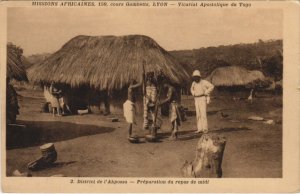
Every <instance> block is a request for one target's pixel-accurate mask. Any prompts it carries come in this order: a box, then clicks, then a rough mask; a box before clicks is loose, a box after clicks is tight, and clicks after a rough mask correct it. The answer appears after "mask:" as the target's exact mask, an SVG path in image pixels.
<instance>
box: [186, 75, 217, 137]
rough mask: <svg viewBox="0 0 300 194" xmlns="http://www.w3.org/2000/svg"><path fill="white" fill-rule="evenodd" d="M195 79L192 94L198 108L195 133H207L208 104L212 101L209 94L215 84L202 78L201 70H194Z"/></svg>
mask: <svg viewBox="0 0 300 194" xmlns="http://www.w3.org/2000/svg"><path fill="white" fill-rule="evenodd" d="M193 80H194V81H193V83H192V86H191V94H192V96H193V97H194V99H195V108H196V120H197V131H196V132H195V133H200V132H204V133H206V132H208V124H207V116H206V106H207V104H208V103H209V101H210V97H209V95H210V93H211V92H212V91H213V89H214V85H212V84H211V83H210V82H208V81H206V80H204V79H201V73H200V71H199V70H195V71H194V72H193Z"/></svg>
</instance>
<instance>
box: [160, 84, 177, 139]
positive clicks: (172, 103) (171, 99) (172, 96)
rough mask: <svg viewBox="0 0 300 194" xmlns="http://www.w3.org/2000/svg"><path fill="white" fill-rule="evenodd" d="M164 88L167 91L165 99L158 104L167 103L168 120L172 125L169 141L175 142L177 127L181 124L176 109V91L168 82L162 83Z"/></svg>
mask: <svg viewBox="0 0 300 194" xmlns="http://www.w3.org/2000/svg"><path fill="white" fill-rule="evenodd" d="M164 88H166V89H167V91H168V92H167V98H166V99H165V100H163V101H162V102H161V103H160V106H161V105H163V104H166V103H168V104H169V107H170V113H169V118H170V122H171V125H172V129H171V136H170V137H169V140H171V141H172V140H176V139H177V138H178V127H179V126H180V124H181V117H180V113H179V109H178V104H177V103H178V96H177V93H176V90H175V88H174V87H173V86H171V85H170V84H169V83H168V82H165V83H164Z"/></svg>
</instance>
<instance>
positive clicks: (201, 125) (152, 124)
mask: <svg viewBox="0 0 300 194" xmlns="http://www.w3.org/2000/svg"><path fill="white" fill-rule="evenodd" d="M143 75H144V77H145V78H144V79H143V82H142V83H137V82H136V81H135V80H133V81H132V82H131V84H130V85H129V88H128V98H127V100H126V102H125V103H124V104H123V110H124V117H125V119H126V121H127V123H128V124H129V126H128V138H129V139H130V138H132V137H133V136H132V128H133V124H136V120H135V116H136V107H135V104H136V99H137V95H138V88H139V87H141V86H143V94H144V97H143V106H144V107H143V108H144V114H143V119H144V122H143V128H144V129H145V130H149V131H150V134H152V135H154V136H155V135H156V130H158V129H159V128H160V127H161V119H160V107H161V106H163V105H168V106H169V120H170V123H171V136H170V137H169V140H176V139H177V138H178V130H179V126H180V125H181V116H180V115H181V114H180V112H179V108H178V104H179V99H180V98H179V95H180V94H179V93H178V92H177V91H176V88H175V87H174V86H173V85H172V84H171V82H170V81H169V80H168V79H167V78H166V77H165V76H163V74H161V75H158V76H156V78H155V76H154V72H148V73H147V74H146V75H145V73H143ZM192 77H193V83H192V86H191V90H190V91H191V94H192V96H193V97H194V99H195V109H196V121H197V130H196V131H195V133H200V132H204V133H206V132H208V124H207V116H206V106H207V104H209V102H210V93H211V92H212V91H213V89H214V86H213V85H212V84H211V83H210V82H208V81H206V80H204V79H201V73H200V71H199V70H195V71H194V72H193V75H192ZM162 91H167V95H166V98H165V99H163V100H161V101H160V96H161V93H162ZM153 131H154V133H152V132H153Z"/></svg>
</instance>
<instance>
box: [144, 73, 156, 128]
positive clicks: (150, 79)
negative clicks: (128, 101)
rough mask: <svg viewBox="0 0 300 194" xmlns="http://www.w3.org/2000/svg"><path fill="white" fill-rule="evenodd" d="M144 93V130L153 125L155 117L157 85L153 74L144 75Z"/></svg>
mask: <svg viewBox="0 0 300 194" xmlns="http://www.w3.org/2000/svg"><path fill="white" fill-rule="evenodd" d="M145 82H146V83H145V84H146V93H145V97H144V124H143V128H144V129H145V130H148V129H149V126H151V125H152V124H153V121H154V117H155V103H156V101H157V83H156V81H155V78H154V72H148V73H147V75H146V81H145Z"/></svg>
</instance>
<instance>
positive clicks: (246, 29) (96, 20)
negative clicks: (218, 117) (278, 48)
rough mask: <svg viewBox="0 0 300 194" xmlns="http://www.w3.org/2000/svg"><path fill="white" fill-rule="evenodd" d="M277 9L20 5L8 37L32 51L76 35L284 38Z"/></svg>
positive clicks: (191, 42)
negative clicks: (40, 6)
mask: <svg viewBox="0 0 300 194" xmlns="http://www.w3.org/2000/svg"><path fill="white" fill-rule="evenodd" d="M282 20H283V18H282V12H281V11H280V10H272V9H250V8H249V9H246V8H245V9H226V10H224V9H221V8H219V9H200V8H193V9H191V8H181V9H178V8H177V9H174V8H163V9H157V8H139V9H137V8H126V9H124V8H123V9H120V8H114V9H107V8H80V9H79V8H67V9H66V8H36V7H27V8H24V7H23V8H18V7H12V8H9V9H8V13H7V21H8V22H7V28H8V29H7V30H8V31H7V32H8V33H7V39H8V41H9V42H12V43H14V44H16V45H18V46H21V47H22V48H23V50H24V55H25V56H29V55H32V54H39V53H52V52H55V51H57V50H59V49H60V48H61V47H62V46H63V45H64V44H65V43H66V42H67V41H69V40H70V39H71V38H73V37H74V36H77V35H90V36H102V35H116V36H121V35H129V34H143V35H147V36H150V37H151V38H153V39H154V40H155V41H156V42H157V43H158V44H159V45H160V46H162V47H163V48H164V49H166V50H184V49H197V48H201V47H209V46H219V45H229V44H238V43H253V42H257V41H258V39H262V40H269V39H282V37H283V34H282V33H283V32H282Z"/></svg>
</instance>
